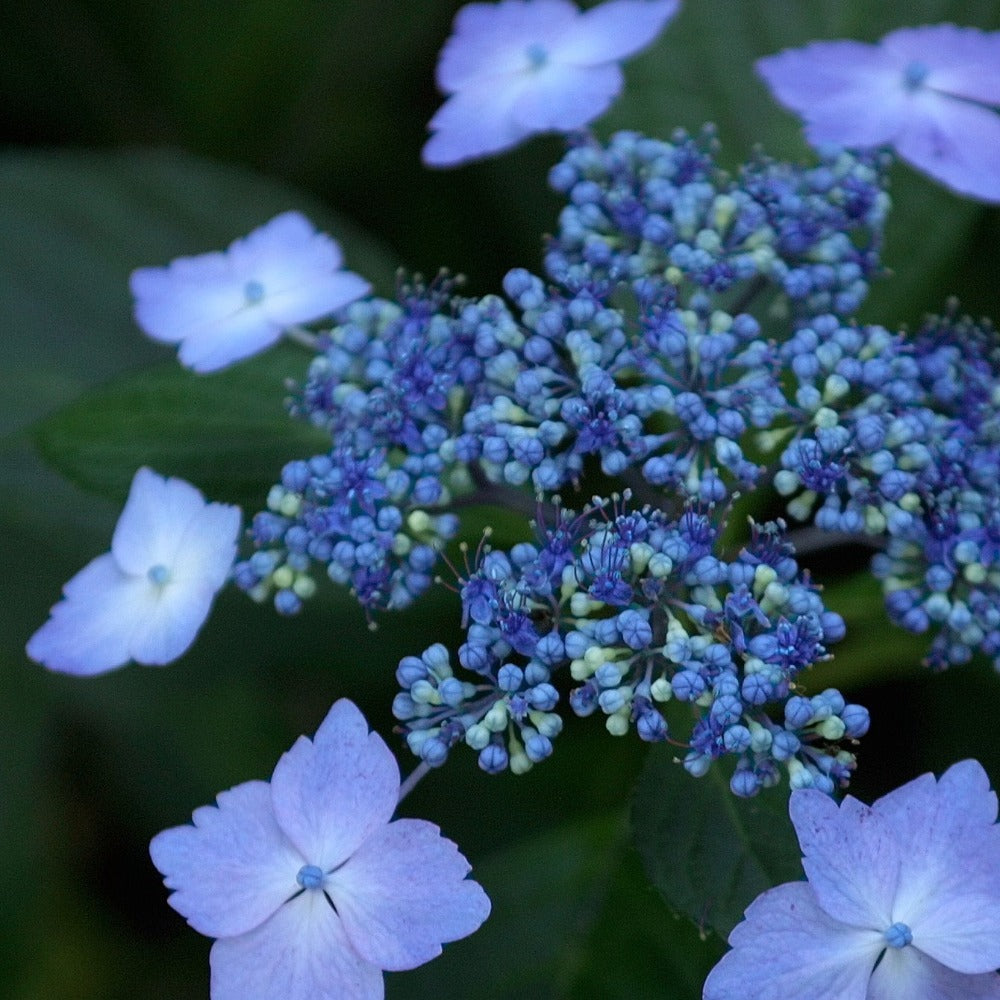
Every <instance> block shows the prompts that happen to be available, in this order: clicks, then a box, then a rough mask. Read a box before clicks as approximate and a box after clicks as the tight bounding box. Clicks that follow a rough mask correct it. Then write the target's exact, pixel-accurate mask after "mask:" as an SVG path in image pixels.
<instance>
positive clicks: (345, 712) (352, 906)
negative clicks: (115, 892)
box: [150, 699, 490, 1000]
mask: <svg viewBox="0 0 1000 1000" xmlns="http://www.w3.org/2000/svg"><path fill="white" fill-rule="evenodd" d="M398 795H399V770H398V768H397V766H396V761H395V758H394V757H393V756H392V753H391V752H390V751H389V748H388V747H387V746H386V745H385V743H384V742H383V741H382V739H381V738H380V737H379V736H378V735H377V734H376V733H370V732H369V731H368V724H367V723H366V721H365V719H364V716H363V715H362V714H361V712H360V711H359V710H358V709H357V707H356V706H355V705H354V704H353V703H352V702H350V701H347V700H344V699H342V700H340V701H338V702H336V703H335V704H334V706H333V707H332V708H331V709H330V712H329V714H328V715H327V717H326V719H325V720H324V721H323V723H322V724H321V725H320V727H319V729H318V730H317V732H316V736H315V738H314V739H313V740H309V739H308V738H307V737H305V736H303V737H300V738H299V739H298V741H297V742H296V743H295V745H294V746H293V747H292V748H291V750H289V751H288V752H287V753H285V754H284V755H283V756H282V757H281V759H280V760H279V761H278V764H277V766H276V767H275V769H274V774H273V775H272V777H271V782H270V784H268V783H267V782H264V781H248V782H246V783H245V784H242V785H237V786H236V787H235V788H232V789H230V790H229V791H228V792H222V793H221V794H220V795H219V796H218V800H217V801H218V807H215V806H203V807H202V808H200V809H197V810H195V813H194V817H193V818H194V825H193V826H191V825H188V826H180V827H174V828H173V829H170V830H165V831H164V832H163V833H160V834H158V835H157V836H156V837H154V838H153V841H152V843H151V845H150V853H151V855H152V858H153V863H154V864H155V865H156V867H157V868H158V869H159V870H160V871H161V872H162V873H163V875H164V881H165V882H166V885H167V886H168V888H170V889H173V890H174V891H173V894H172V895H171V896H170V904H171V906H173V907H174V909H176V910H177V911H178V912H179V913H181V914H182V915H183V916H184V917H186V918H187V920H188V923H190V924H191V926H192V927H194V928H195V930H198V931H200V932H201V933H202V934H207V935H209V936H210V937H215V938H217V939H218V940H216V942H215V943H214V944H213V946H212V952H211V959H210V961H211V968H212V977H211V983H212V985H211V994H212V1000H334V998H346V997H350V998H352V1000H369V998H372V1000H374V998H380V997H382V995H383V982H382V970H383V969H394V970H398V969H412V968H414V967H415V966H417V965H421V964H422V963H424V962H426V961H428V960H430V959H432V958H434V957H435V956H436V955H439V954H440V952H441V944H442V942H446V941H454V940H457V939H458V938H461V937H465V936H466V935H468V934H471V933H472V932H473V931H474V930H476V928H478V927H479V925H480V924H481V923H482V922H483V921H484V920H485V919H486V917H487V916H488V915H489V911H490V902H489V899H488V898H487V896H486V894H485V893H484V892H483V890H482V888H481V887H480V886H479V885H478V883H476V882H473V881H471V880H469V879H466V877H465V876H466V875H467V874H468V872H469V864H468V862H467V861H466V860H465V858H464V857H463V856H462V855H461V854H460V853H459V851H458V848H457V847H456V846H455V845H454V844H453V843H452V842H451V841H450V840H446V839H444V838H443V837H442V836H441V835H440V830H439V829H438V827H436V826H434V825H433V824H432V823H428V822H426V821H424V820H417V819H398V820H395V821H394V822H390V819H391V817H392V814H393V812H394V810H395V808H396V804H397V798H398Z"/></svg>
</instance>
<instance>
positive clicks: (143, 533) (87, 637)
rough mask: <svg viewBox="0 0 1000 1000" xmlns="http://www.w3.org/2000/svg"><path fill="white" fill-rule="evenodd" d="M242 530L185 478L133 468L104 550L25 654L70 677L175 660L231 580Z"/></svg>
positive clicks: (233, 515) (234, 512)
mask: <svg viewBox="0 0 1000 1000" xmlns="http://www.w3.org/2000/svg"><path fill="white" fill-rule="evenodd" d="M239 530H240V510H239V508H238V507H230V506H227V505H225V504H219V503H207V502H206V501H205V498H204V497H203V496H202V495H201V493H200V492H199V491H198V490H197V489H195V487H194V486H192V485H191V484H190V483H187V482H185V481H184V480H183V479H174V478H170V479H166V478H164V477H162V476H158V475H157V474H156V473H155V472H153V471H152V470H151V469H147V468H142V469H139V471H138V472H136V474H135V477H134V478H133V480H132V487H131V489H130V491H129V496H128V500H127V501H126V503H125V507H124V508H123V510H122V513H121V517H119V519H118V524H117V525H116V527H115V532H114V536H113V537H112V540H111V551H110V552H107V553H105V554H104V555H102V556H98V557H97V558H96V559H94V560H92V561H91V562H90V563H88V564H87V565H86V566H85V567H84V568H83V569H82V570H80V572H79V573H77V574H76V576H74V577H73V578H72V579H71V580H70V581H69V582H68V583H67V584H66V585H65V586H64V587H63V599H62V600H61V601H60V602H59V603H58V604H56V605H55V606H54V607H53V608H52V611H51V616H50V617H49V620H48V621H47V622H46V623H45V624H44V625H43V626H42V627H41V628H40V629H39V630H38V631H37V632H35V634H34V635H33V636H32V637H31V638H30V639H29V640H28V645H27V652H28V656H30V657H31V658H32V659H33V660H37V661H38V662H39V663H42V664H44V665H45V666H46V667H48V668H49V669H50V670H58V671H60V672H62V673H68V674H77V675H91V674H100V673H104V672H105V671H108V670H113V669H114V668H115V667H121V666H124V665H125V664H126V663H128V662H129V660H135V661H136V662H137V663H143V664H147V665H150V666H154V665H155V666H161V665H163V664H165V663H169V662H170V661H171V660H176V659H177V657H179V656H180V655H181V654H182V653H184V652H185V651H186V650H187V648H188V647H189V646H190V645H191V643H192V642H194V638H195V636H196V635H197V634H198V631H199V629H200V628H201V626H202V624H203V623H204V621H205V619H206V618H207V617H208V613H209V611H210V609H211V606H212V602H213V600H214V599H215V595H216V593H217V592H218V591H219V589H220V588H221V587H222V585H223V584H224V583H225V582H226V580H227V578H228V576H229V571H230V568H231V567H232V565H233V559H234V558H235V556H236V536H237V534H238V533H239Z"/></svg>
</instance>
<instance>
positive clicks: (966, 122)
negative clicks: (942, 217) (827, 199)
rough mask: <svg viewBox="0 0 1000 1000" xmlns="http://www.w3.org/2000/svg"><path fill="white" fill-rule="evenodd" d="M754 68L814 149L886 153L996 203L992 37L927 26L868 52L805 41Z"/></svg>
mask: <svg viewBox="0 0 1000 1000" xmlns="http://www.w3.org/2000/svg"><path fill="white" fill-rule="evenodd" d="M757 71H758V73H760V75H761V76H763V77H764V79H765V80H766V81H767V83H768V85H769V86H770V88H771V90H772V91H773V92H774V95H775V97H776V98H777V99H778V100H779V101H780V102H781V103H782V104H784V105H785V106H786V107H788V108H790V109H791V110H792V111H795V112H797V113H798V114H800V115H802V116H803V118H804V119H805V122H806V134H807V136H808V138H809V140H810V142H812V143H813V144H815V145H817V146H819V145H823V144H834V145H837V146H843V147H846V148H848V149H871V148H875V147H878V146H891V147H892V148H893V149H894V150H895V151H896V153H897V154H898V155H899V157H900V158H901V159H903V160H906V161H907V162H908V163H910V164H912V165H913V166H915V167H916V168H917V169H919V170H922V171H924V172H925V173H927V174H930V176H931V177H933V178H934V179H935V180H937V181H940V182H941V183H942V184H944V185H945V186H946V187H949V188H951V189H952V190H954V191H957V192H959V193H960V194H965V195H970V196H971V197H973V198H979V199H981V200H983V201H989V202H1000V114H998V113H997V112H998V109H1000V31H992V32H985V31H980V30H979V29H977V28H965V27H958V26H956V25H954V24H928V25H922V26H920V27H916V28H900V29H898V30H897V31H893V32H890V33H889V34H888V35H886V36H885V37H884V38H883V39H882V40H881V41H880V42H878V43H877V44H875V45H868V44H865V43H862V42H855V41H846V40H841V41H829V42H813V43H811V44H810V45H807V46H805V47H803V48H801V49H788V50H786V51H784V52H781V53H778V54H777V55H773V56H767V57H765V58H764V59H761V60H759V61H758V63H757Z"/></svg>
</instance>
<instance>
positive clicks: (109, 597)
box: [26, 552, 149, 676]
mask: <svg viewBox="0 0 1000 1000" xmlns="http://www.w3.org/2000/svg"><path fill="white" fill-rule="evenodd" d="M148 586H149V584H148V582H147V581H143V580H136V579H135V578H134V577H129V576H126V575H125V574H124V573H122V571H121V570H120V569H119V568H118V566H117V564H116V563H115V560H114V557H113V556H112V555H111V553H110V552H108V553H105V554H104V555H102V556H98V557H97V558H96V559H93V560H91V561H90V562H89V563H88V564H87V565H86V566H84V568H83V569H82V570H80V572H79V573H77V574H76V576H74V577H73V578H72V579H71V580H70V581H69V582H68V583H67V584H66V585H65V587H63V593H64V594H65V597H64V598H63V599H62V600H61V601H60V602H59V603H58V604H56V605H55V606H54V607H53V608H52V611H51V612H50V617H49V620H48V621H47V622H46V623H45V624H44V625H43V626H42V627H41V628H40V629H39V630H38V631H37V632H36V633H35V634H34V635H33V636H32V637H31V638H30V639H29V640H28V644H27V647H26V650H27V653H28V656H30V657H31V659H33V660H35V661H36V662H37V663H41V664H43V665H44V666H46V667H48V668H49V669H50V670H57V671H59V672H61V673H67V674H77V675H80V676H90V675H93V674H101V673H105V672H106V671H108V670H114V669H115V667H121V666H124V665H125V664H126V663H127V662H128V661H129V659H130V657H131V652H130V650H131V643H132V634H133V631H134V629H135V621H134V620H132V619H130V618H129V617H127V616H126V615H123V614H122V607H131V606H132V605H133V604H134V603H135V597H136V594H137V593H138V594H141V592H143V591H145V590H146V589H147V588H148Z"/></svg>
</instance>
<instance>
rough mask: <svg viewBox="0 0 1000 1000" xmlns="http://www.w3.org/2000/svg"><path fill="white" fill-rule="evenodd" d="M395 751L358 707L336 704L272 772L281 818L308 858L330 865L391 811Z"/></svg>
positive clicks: (395, 794) (274, 798)
mask: <svg viewBox="0 0 1000 1000" xmlns="http://www.w3.org/2000/svg"><path fill="white" fill-rule="evenodd" d="M398 795H399V767H398V765H397V764H396V758H395V757H393V755H392V752H391V751H390V750H389V748H388V747H387V746H386V745H385V743H384V742H383V740H382V738H381V737H380V736H379V735H378V734H377V733H372V732H369V731H368V723H367V722H366V721H365V717H364V716H363V715H362V714H361V712H360V711H359V710H358V708H357V707H356V706H355V705H354V704H353V703H352V702H350V701H347V700H346V699H343V698H342V699H340V701H337V702H335V703H334V705H333V707H332V708H331V709H330V711H329V713H328V714H327V716H326V718H325V719H324V720H323V722H322V723H321V725H320V727H319V729H318V730H317V731H316V736H315V738H314V739H312V740H310V739H308V738H307V737H305V736H300V737H299V739H298V740H296V741H295V744H294V746H293V747H292V748H291V749H290V750H288V751H287V752H286V753H284V754H283V755H282V757H281V759H280V760H279V761H278V764H277V766H276V767H275V769H274V775H273V776H272V778H271V799H272V801H273V803H274V812H275V816H276V817H277V820H278V824H279V825H280V827H281V828H282V830H284V832H285V834H286V835H287V836H288V838H289V839H290V840H291V841H292V842H293V843H294V844H295V845H296V847H298V849H299V850H300V851H301V852H302V854H303V856H304V857H306V858H307V860H308V863H309V864H313V865H317V866H318V867H319V868H321V869H323V871H330V870H331V869H332V868H335V867H336V866H337V865H339V864H342V863H343V862H344V861H345V860H347V858H349V857H350V856H351V855H352V854H353V853H354V852H355V851H356V850H357V849H358V847H359V846H360V845H361V844H362V843H363V842H364V841H365V840H366V839H367V838H368V837H370V836H371V835H372V834H373V833H374V832H375V831H377V830H378V829H379V828H381V827H383V826H384V825H385V824H386V823H388V822H389V820H390V819H391V817H392V814H393V812H394V811H395V808H396V802H397V798H398Z"/></svg>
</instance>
